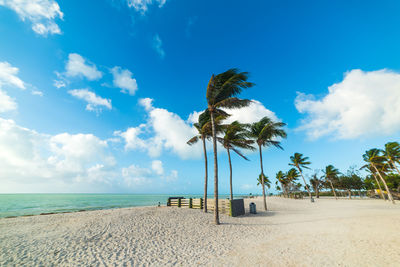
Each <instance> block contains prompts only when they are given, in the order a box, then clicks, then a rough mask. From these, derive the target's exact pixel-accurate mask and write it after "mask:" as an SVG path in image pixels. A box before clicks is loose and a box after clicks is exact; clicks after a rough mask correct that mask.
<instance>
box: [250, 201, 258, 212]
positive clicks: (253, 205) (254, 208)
mask: <svg viewBox="0 0 400 267" xmlns="http://www.w3.org/2000/svg"><path fill="white" fill-rule="evenodd" d="M250 213H251V214H256V213H257V211H256V204H255V203H254V202H251V203H250Z"/></svg>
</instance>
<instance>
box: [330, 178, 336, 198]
mask: <svg viewBox="0 0 400 267" xmlns="http://www.w3.org/2000/svg"><path fill="white" fill-rule="evenodd" d="M329 183H330V184H331V188H332V192H333V195H334V196H335V199H336V200H337V196H336V192H335V188H333V183H332V181H331V180H329Z"/></svg>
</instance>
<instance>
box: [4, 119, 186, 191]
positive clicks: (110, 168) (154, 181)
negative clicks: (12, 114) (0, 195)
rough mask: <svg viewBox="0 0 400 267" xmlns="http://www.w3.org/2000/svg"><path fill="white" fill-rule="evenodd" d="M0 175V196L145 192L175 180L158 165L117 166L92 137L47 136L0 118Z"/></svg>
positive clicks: (172, 173) (106, 143) (174, 174)
mask: <svg viewBox="0 0 400 267" xmlns="http://www.w3.org/2000/svg"><path fill="white" fill-rule="evenodd" d="M0 170H1V171H0V183H1V184H2V187H1V188H0V192H21V190H22V192H43V191H47V192H68V191H69V190H71V189H73V191H75V192H77V191H78V192H98V191H99V189H100V191H101V192H108V191H110V190H113V189H118V190H125V191H128V192H129V191H132V190H137V189H138V186H140V185H143V188H141V190H147V191H148V186H149V185H154V186H155V187H163V186H165V185H166V183H168V182H171V181H175V180H176V179H178V172H177V171H176V170H171V171H169V173H168V175H166V174H165V171H164V166H163V163H162V162H161V161H159V160H154V161H153V162H151V164H150V166H149V167H140V166H138V165H135V164H132V165H130V166H129V167H126V168H123V167H120V166H118V162H117V161H116V159H115V157H114V155H113V153H112V151H110V146H109V141H107V140H102V139H100V138H99V137H97V136H95V135H93V134H83V133H78V134H70V133H61V134H56V135H48V134H43V133H38V132H36V131H34V130H31V129H27V128H24V127H21V126H19V125H17V124H16V123H15V122H14V121H13V120H6V119H2V118H0ZM21 188H24V189H21ZM43 188H44V189H43ZM55 188H57V189H55ZM127 188H129V189H127Z"/></svg>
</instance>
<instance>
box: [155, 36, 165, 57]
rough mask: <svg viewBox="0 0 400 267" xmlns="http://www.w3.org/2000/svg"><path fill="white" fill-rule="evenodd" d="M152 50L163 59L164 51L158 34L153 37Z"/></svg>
mask: <svg viewBox="0 0 400 267" xmlns="http://www.w3.org/2000/svg"><path fill="white" fill-rule="evenodd" d="M153 49H154V50H155V51H156V52H157V53H158V55H159V56H160V57H161V58H164V57H165V51H164V49H163V47H162V41H161V38H160V36H159V35H158V34H156V35H154V37H153Z"/></svg>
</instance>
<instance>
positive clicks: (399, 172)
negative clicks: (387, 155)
mask: <svg viewBox="0 0 400 267" xmlns="http://www.w3.org/2000/svg"><path fill="white" fill-rule="evenodd" d="M389 162H390V163H391V164H392V166H393V167H394V168H395V169H396V171H397V173H398V174H400V171H399V169H397V166H396V165H395V164H394V162H393V161H392V160H391V159H389Z"/></svg>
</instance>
